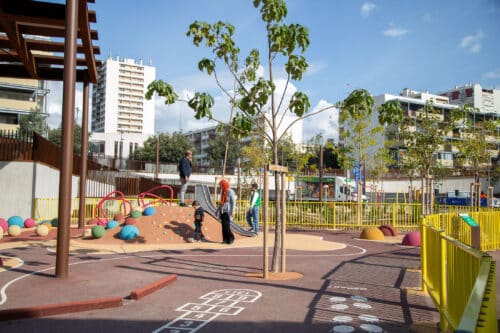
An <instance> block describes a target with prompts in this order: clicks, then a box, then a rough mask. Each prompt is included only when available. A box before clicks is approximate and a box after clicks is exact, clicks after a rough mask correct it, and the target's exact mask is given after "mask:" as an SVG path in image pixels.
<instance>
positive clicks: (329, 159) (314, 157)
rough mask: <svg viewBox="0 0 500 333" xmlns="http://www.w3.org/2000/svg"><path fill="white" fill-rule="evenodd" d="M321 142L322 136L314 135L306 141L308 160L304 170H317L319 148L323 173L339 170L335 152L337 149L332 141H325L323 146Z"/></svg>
mask: <svg viewBox="0 0 500 333" xmlns="http://www.w3.org/2000/svg"><path fill="white" fill-rule="evenodd" d="M322 142H323V136H322V135H321V134H318V135H316V136H315V137H313V138H311V139H310V140H309V141H308V143H307V148H306V151H307V156H308V160H307V163H306V165H305V166H304V169H306V168H307V169H308V171H311V170H318V166H319V155H320V146H323V166H324V168H325V171H326V172H329V171H333V170H334V169H339V168H340V165H339V160H338V152H337V151H338V147H337V146H336V145H335V143H334V142H333V140H327V141H326V143H325V144H322Z"/></svg>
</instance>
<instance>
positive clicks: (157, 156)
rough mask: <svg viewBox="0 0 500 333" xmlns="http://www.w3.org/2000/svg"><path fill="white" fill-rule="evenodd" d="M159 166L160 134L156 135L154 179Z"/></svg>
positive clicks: (156, 177) (156, 178)
mask: <svg viewBox="0 0 500 333" xmlns="http://www.w3.org/2000/svg"><path fill="white" fill-rule="evenodd" d="M159 168H160V134H157V135H156V168H155V180H158V169H159Z"/></svg>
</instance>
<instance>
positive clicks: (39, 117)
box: [19, 110, 49, 136]
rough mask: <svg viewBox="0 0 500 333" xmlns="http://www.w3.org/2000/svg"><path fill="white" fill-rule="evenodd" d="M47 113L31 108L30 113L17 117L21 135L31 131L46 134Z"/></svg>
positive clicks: (47, 129) (47, 127) (47, 128)
mask: <svg viewBox="0 0 500 333" xmlns="http://www.w3.org/2000/svg"><path fill="white" fill-rule="evenodd" d="M46 117H47V115H45V114H43V113H41V112H40V111H38V110H31V112H30V113H28V114H25V115H21V116H20V117H19V132H20V134H21V135H23V136H24V135H29V134H31V133H33V132H36V133H38V134H40V135H41V136H46V135H47V133H48V131H49V125H47V119H46Z"/></svg>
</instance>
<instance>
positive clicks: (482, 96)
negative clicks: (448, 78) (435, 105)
mask: <svg viewBox="0 0 500 333" xmlns="http://www.w3.org/2000/svg"><path fill="white" fill-rule="evenodd" d="M440 95H442V96H447V97H448V98H449V101H450V104H455V105H466V104H470V105H472V106H473V107H475V108H478V109H479V113H480V114H489V115H495V116H496V117H498V116H500V90H499V89H485V88H483V87H481V85H479V84H477V83H474V84H466V85H464V86H461V87H459V86H455V88H453V89H450V90H447V91H444V92H442V93H440Z"/></svg>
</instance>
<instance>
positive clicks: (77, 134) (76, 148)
mask: <svg viewBox="0 0 500 333" xmlns="http://www.w3.org/2000/svg"><path fill="white" fill-rule="evenodd" d="M73 133H74V134H73V135H74V138H73V152H75V153H77V154H80V153H81V152H82V127H81V126H80V125H78V124H77V123H75V125H74V127H73ZM61 136H62V128H61V126H59V127H58V128H52V129H49V131H48V139H49V141H51V142H53V143H55V144H56V145H58V146H59V147H61ZM89 137H90V135H89Z"/></svg>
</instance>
